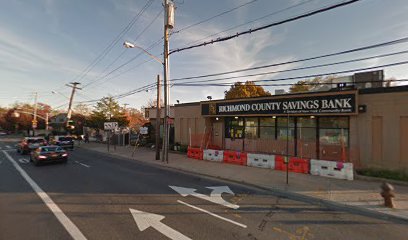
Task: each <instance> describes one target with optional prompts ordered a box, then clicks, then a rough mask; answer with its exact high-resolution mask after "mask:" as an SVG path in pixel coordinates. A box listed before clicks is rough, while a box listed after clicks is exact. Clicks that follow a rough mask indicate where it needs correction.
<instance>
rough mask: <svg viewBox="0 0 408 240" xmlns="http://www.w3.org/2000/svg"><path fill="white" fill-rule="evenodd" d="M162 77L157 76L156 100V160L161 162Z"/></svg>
mask: <svg viewBox="0 0 408 240" xmlns="http://www.w3.org/2000/svg"><path fill="white" fill-rule="evenodd" d="M160 88H161V87H160V75H157V100H156V160H160V121H161V112H160Z"/></svg>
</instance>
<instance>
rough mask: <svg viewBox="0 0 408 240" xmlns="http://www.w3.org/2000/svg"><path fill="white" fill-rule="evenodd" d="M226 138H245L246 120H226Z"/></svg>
mask: <svg viewBox="0 0 408 240" xmlns="http://www.w3.org/2000/svg"><path fill="white" fill-rule="evenodd" d="M225 137H226V138H234V139H235V138H243V137H244V118H226V121H225Z"/></svg>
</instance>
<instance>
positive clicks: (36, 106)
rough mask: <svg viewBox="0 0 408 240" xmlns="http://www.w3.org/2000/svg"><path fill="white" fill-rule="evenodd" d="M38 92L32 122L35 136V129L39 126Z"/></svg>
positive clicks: (35, 95)
mask: <svg viewBox="0 0 408 240" xmlns="http://www.w3.org/2000/svg"><path fill="white" fill-rule="evenodd" d="M37 98H38V93H37V92H36V93H34V114H33V122H32V127H33V136H35V129H36V128H37V108H38V102H37V100H38V99H37Z"/></svg>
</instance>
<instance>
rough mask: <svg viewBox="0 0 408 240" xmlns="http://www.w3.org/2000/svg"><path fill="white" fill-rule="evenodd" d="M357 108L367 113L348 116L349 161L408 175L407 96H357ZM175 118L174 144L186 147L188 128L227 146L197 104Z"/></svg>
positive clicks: (177, 110)
mask: <svg viewBox="0 0 408 240" xmlns="http://www.w3.org/2000/svg"><path fill="white" fill-rule="evenodd" d="M358 104H359V105H366V106H367V111H366V112H365V113H359V114H358V115H354V116H350V131H349V133H350V136H349V139H350V143H349V147H350V148H349V149H350V150H349V156H350V161H351V162H353V163H354V164H355V166H356V168H382V169H390V170H405V171H407V172H408V92H392V93H391V92H390V93H376V94H359V95H358ZM174 115H175V122H174V125H175V141H176V142H179V143H181V144H185V145H188V144H189V129H190V128H191V132H192V135H193V136H199V135H200V134H204V129H206V131H207V132H211V131H212V142H213V143H217V144H216V145H218V144H219V145H223V146H222V147H226V146H225V145H228V144H227V143H226V142H225V141H226V140H225V139H224V131H223V129H224V124H223V123H222V124H219V126H217V127H214V129H213V128H212V122H213V121H215V120H214V119H213V118H210V117H207V118H204V117H202V116H201V107H200V104H194V105H193V104H185V105H179V106H176V107H175V108H174ZM222 119H223V118H220V121H221V122H223V120H222ZM215 128H217V129H216V131H217V133H218V136H217V137H215V132H214V131H215Z"/></svg>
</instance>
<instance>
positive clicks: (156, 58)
mask: <svg viewBox="0 0 408 240" xmlns="http://www.w3.org/2000/svg"><path fill="white" fill-rule="evenodd" d="M123 46H124V47H125V48H138V49H140V50H142V51H143V52H144V53H146V54H147V55H149V56H150V57H151V58H152V59H154V60H156V62H158V63H160V64H162V65H164V63H163V61H162V60H160V59H159V58H158V57H156V56H154V55H153V54H151V53H149V52H148V51H147V50H146V49H144V48H142V47H140V46H138V45H136V44H134V43H131V42H128V41H125V42H124V43H123Z"/></svg>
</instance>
